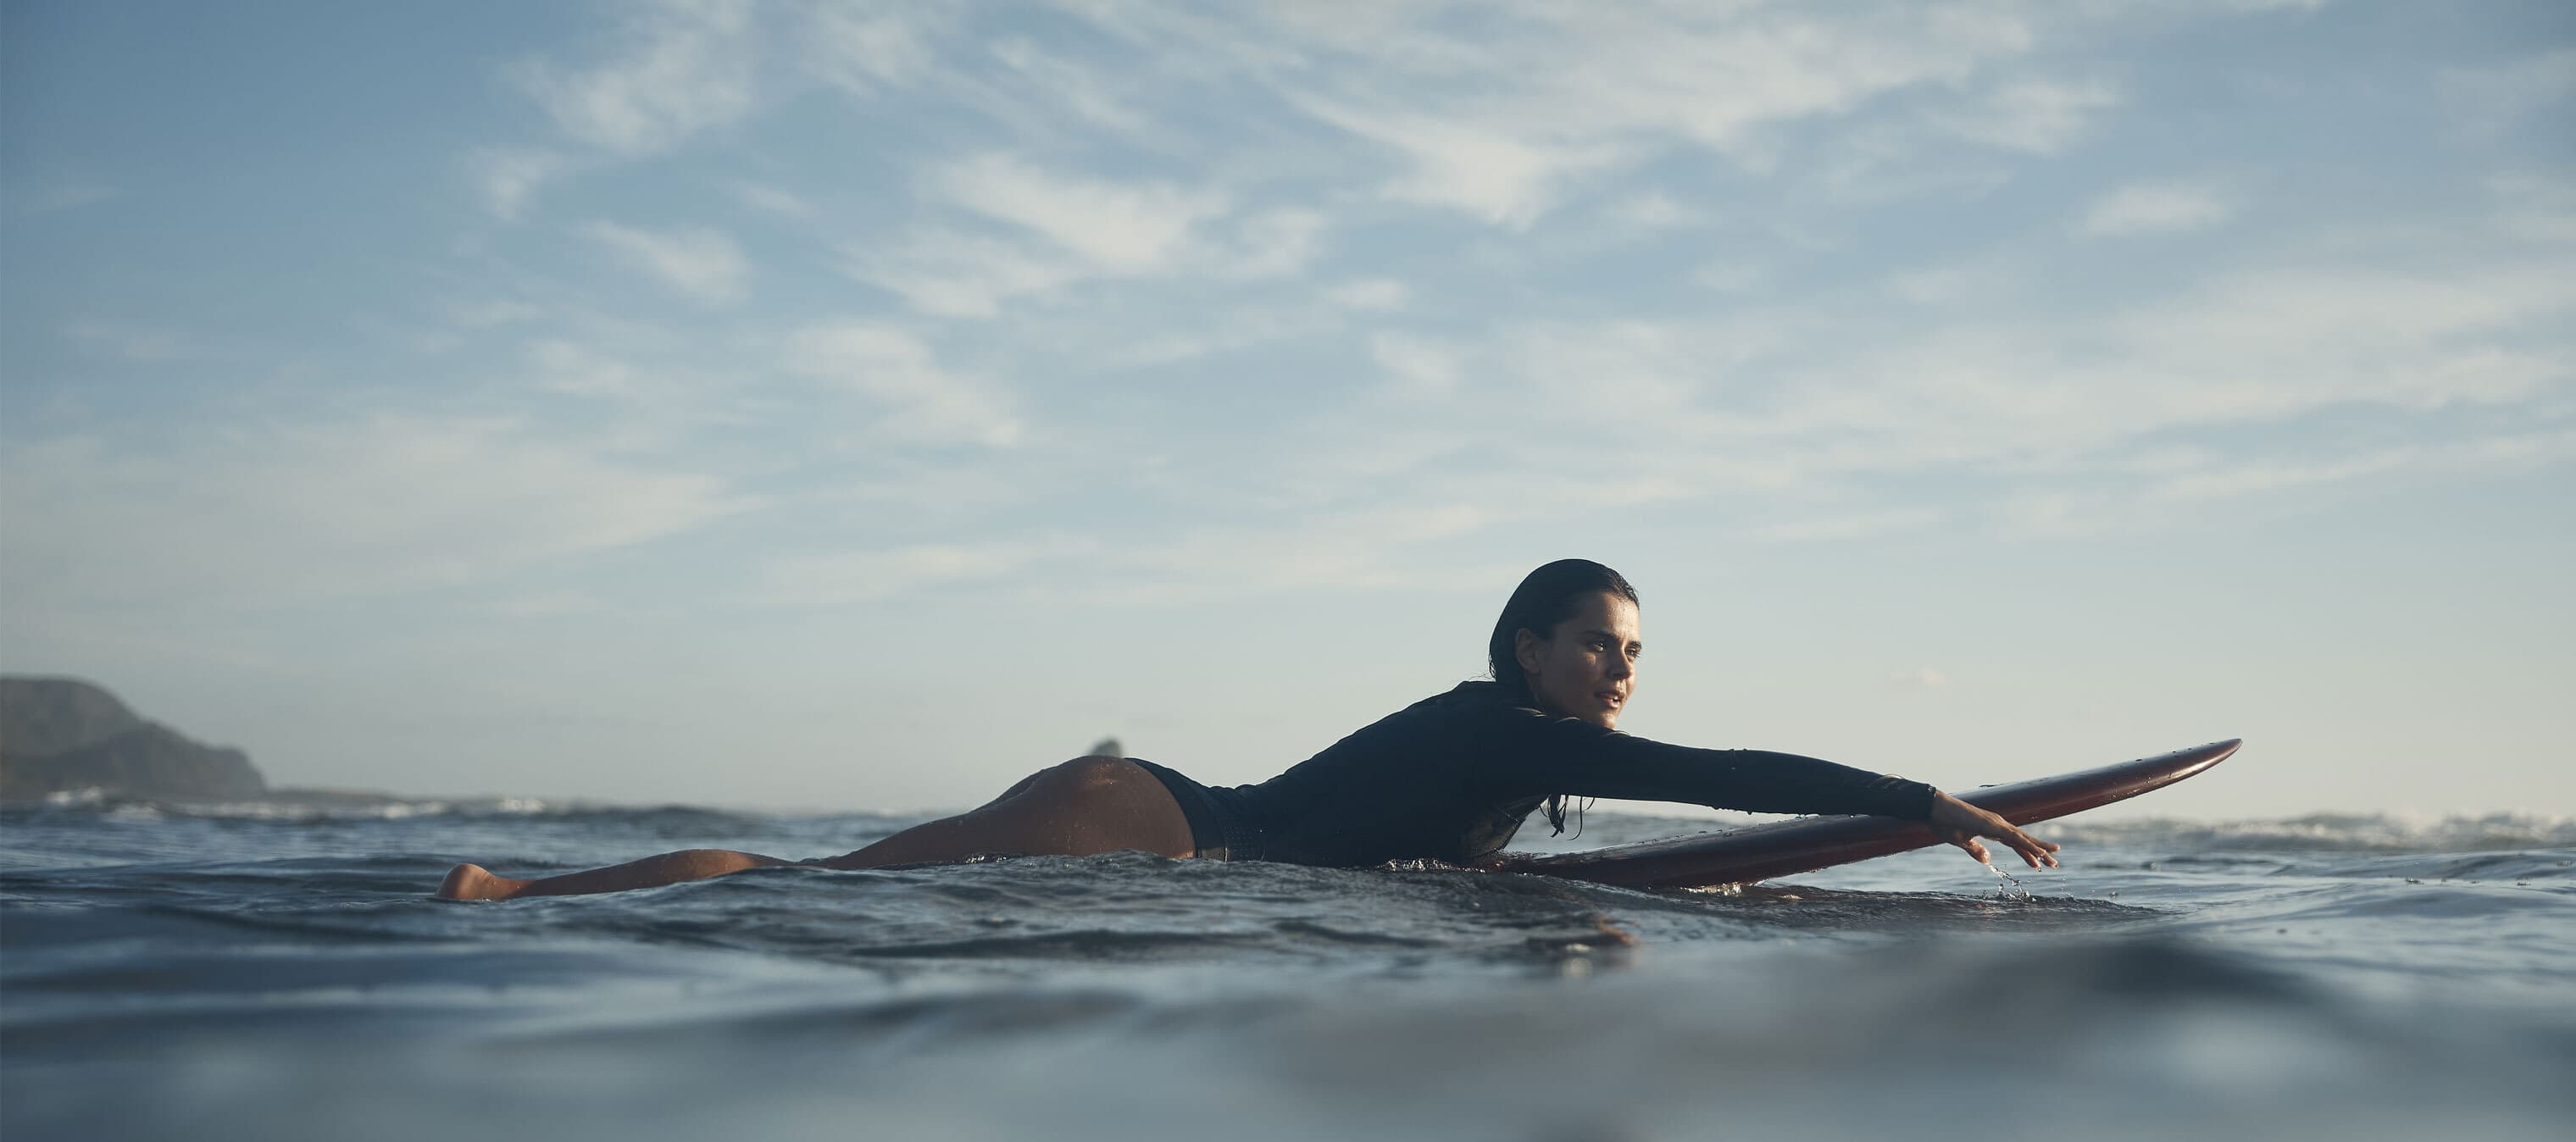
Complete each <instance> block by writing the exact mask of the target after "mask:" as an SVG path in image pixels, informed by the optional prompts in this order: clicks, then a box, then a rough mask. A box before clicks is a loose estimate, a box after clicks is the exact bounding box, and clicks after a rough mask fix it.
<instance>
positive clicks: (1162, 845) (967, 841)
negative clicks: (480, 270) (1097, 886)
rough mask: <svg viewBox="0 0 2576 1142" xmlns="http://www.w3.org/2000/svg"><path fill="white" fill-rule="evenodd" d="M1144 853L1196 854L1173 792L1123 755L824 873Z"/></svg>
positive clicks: (1067, 772) (1061, 772) (920, 829)
mask: <svg viewBox="0 0 2576 1142" xmlns="http://www.w3.org/2000/svg"><path fill="white" fill-rule="evenodd" d="M1130 849H1133V850H1138V851H1142V852H1149V853H1155V854H1159V855H1161V856H1168V857H1186V856H1196V855H1198V843H1197V841H1196V840H1195V839H1194V838H1193V837H1192V836H1191V834H1190V819H1189V817H1188V816H1187V815H1185V814H1183V813H1182V812H1181V805H1180V802H1178V801H1175V800H1173V799H1172V792H1171V790H1168V789H1165V788H1163V783H1162V782H1161V781H1158V780H1156V779H1155V777H1154V775H1153V774H1151V773H1147V772H1145V767H1143V766H1141V765H1138V764H1136V763H1135V762H1132V761H1129V760H1127V759H1126V758H1123V757H1108V756H1105V755H1104V756H1099V757H1077V758H1075V759H1073V760H1072V761H1068V762H1065V763H1064V764H1062V765H1058V766H1054V767H1052V768H1048V769H1044V770H1040V771H1039V772H1038V773H1037V774H1036V775H1035V776H1032V777H1030V778H1028V779H1027V780H1025V781H1022V782H1020V783H1019V784H1018V785H1015V786H1013V787H1012V788H1011V791H1010V792H1008V793H1005V794H1003V795H1002V796H1001V797H1000V798H998V799H996V800H994V802H993V803H992V804H989V805H986V806H984V807H983V808H981V809H977V810H974V811H973V812H969V813H960V814H958V815H957V816H954V817H947V818H943V819H940V820H937V821H932V822H929V823H928V824H922V825H915V826H913V827H911V828H909V829H905V830H904V831H902V832H900V833H896V834H895V835H893V836H891V837H887V838H886V839H884V840H882V841H878V842H877V843H875V844H872V845H869V846H868V847H866V848H863V849H860V850H858V851H857V852H852V853H844V854H842V855H840V856H837V857H833V858H832V859H830V860H824V861H816V862H815V863H817V864H820V865H822V866H824V867H825V868H882V867H884V866H886V865H890V864H942V863H946V862H949V861H960V860H965V859H966V858H968V857H971V856H975V855H977V854H979V853H1019V854H1022V855H1027V856H1039V855H1047V856H1090V855H1091V854H1093V853H1110V852H1121V851H1125V850H1130Z"/></svg>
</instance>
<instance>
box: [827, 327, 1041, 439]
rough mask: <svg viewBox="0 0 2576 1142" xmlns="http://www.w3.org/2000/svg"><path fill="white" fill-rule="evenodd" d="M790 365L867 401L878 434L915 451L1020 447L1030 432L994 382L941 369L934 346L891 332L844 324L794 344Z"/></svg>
mask: <svg viewBox="0 0 2576 1142" xmlns="http://www.w3.org/2000/svg"><path fill="white" fill-rule="evenodd" d="M784 364H785V365H786V367H787V368H788V369H789V370H790V371H791V372H795V373H798V374H801V375H804V376H809V377H814V378H817V379H821V380H825V381H830V382H832V383H834V384H836V385H839V386H841V387H843V388H845V389H846V390H848V391H851V392H855V393H859V394H862V395H864V396H866V397H867V398H869V400H870V401H871V402H872V403H873V404H875V405H876V406H877V408H878V409H879V410H880V412H881V416H880V418H879V419H878V420H877V422H876V423H875V424H874V428H875V429H876V430H877V431H878V432H879V433H881V434H883V435H884V436H886V437H888V438H891V439H894V440H897V441H901V442H908V443H913V444H924V445H940V444H975V445H982V446H985V447H990V448H1008V447H1011V446H1013V445H1016V444H1019V443H1020V442H1021V441H1022V439H1023V438H1024V437H1025V436H1026V434H1027V425H1026V424H1025V423H1023V422H1022V420H1021V419H1020V418H1019V417H1018V416H1017V415H1016V414H1015V413H1014V412H1013V411H1012V408H1011V402H1010V401H1009V399H1008V398H1007V397H1006V395H1005V394H1004V393H1003V392H1002V391H1001V390H1000V389H999V388H997V387H996V386H994V385H992V384H991V383H989V382H986V381H983V380H979V379H977V378H973V377H969V376H966V375H964V374H960V373H956V372H952V371H950V370H947V369H944V368H942V367H941V366H940V365H939V363H938V361H937V359H936V358H935V356H934V355H933V354H932V352H931V350H930V346H929V345H927V344H925V343H923V342H922V340H921V339H920V338H918V337H915V336H913V335H912V334H910V333H907V332H905V331H903V330H900V329H896V328H894V327H891V326H887V325H882V324H877V323H872V322H865V321H844V322H834V323H828V324H821V325H815V326H811V327H808V328H806V329H803V330H801V331H799V332H798V333H796V334H795V335H794V336H793V337H791V338H789V339H788V342H787V347H786V351H785V360H784Z"/></svg>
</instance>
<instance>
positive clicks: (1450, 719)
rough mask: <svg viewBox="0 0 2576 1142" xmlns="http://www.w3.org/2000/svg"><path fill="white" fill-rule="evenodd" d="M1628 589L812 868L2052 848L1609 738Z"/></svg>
mask: <svg viewBox="0 0 2576 1142" xmlns="http://www.w3.org/2000/svg"><path fill="white" fill-rule="evenodd" d="M1644 649H1645V645H1644V644H1643V643H1642V642H1639V641H1638V637H1637V591H1636V589H1635V588H1634V587H1631V586H1629V585H1628V580H1627V579H1625V578H1623V577H1621V576H1620V574H1619V573H1618V572H1616V571H1613V570H1611V569H1609V568H1607V567H1604V566H1602V565H1600V564H1598V563H1594V562H1591V561H1589V560H1583V559H1563V560H1559V561H1557V562H1554V563H1550V564H1548V565H1546V566H1544V567H1541V568H1539V569H1538V570H1536V571H1533V572H1530V575H1529V577H1528V578H1526V579H1523V580H1522V581H1521V585H1520V588H1519V589H1518V590H1515V591H1513V592H1512V597H1511V601H1510V602H1508V603H1506V604H1504V606H1503V614H1502V617H1501V618H1500V619H1499V620H1497V621H1496V622H1495V623H1494V634H1493V637H1492V639H1491V640H1489V642H1488V643H1487V645H1486V653H1487V659H1488V661H1489V662H1490V663H1491V664H1492V666H1493V672H1494V678H1493V681H1490V682H1464V683H1460V684H1459V686H1458V688H1457V689H1454V690H1451V691H1449V692H1448V693H1446V694H1442V695H1439V696H1437V697H1433V698H1427V699H1424V700H1423V701H1420V702H1417V703H1414V704H1413V705H1412V706H1410V707H1407V708H1406V709H1404V710H1401V711H1398V712H1397V713H1394V714H1391V715H1389V716H1387V717H1385V718H1382V719H1380V720H1378V721H1377V722H1376V723H1375V724H1372V725H1370V726H1367V727H1366V728H1363V729H1361V730H1360V731H1359V732H1357V733H1354V734H1352V735H1351V736H1349V737H1346V738H1343V739H1342V740H1341V741H1339V742H1337V743H1335V744H1334V745H1333V746H1332V748H1330V749H1327V750H1325V751H1324V752H1322V753H1319V754H1316V755H1315V756H1314V757H1312V758H1309V759H1307V760H1306V761H1304V762H1301V763H1299V764H1298V765H1297V766H1295V767H1294V768H1291V769H1290V770H1289V771H1288V772H1286V773H1283V774H1280V775H1279V776H1277V777H1274V778H1271V779H1270V780H1269V781H1266V782H1263V783H1261V784H1259V785H1243V786H1236V787H1234V788H1230V789H1211V788H1209V787H1207V786H1204V785H1200V784H1199V783H1198V782H1195V781H1192V780H1190V779H1189V778H1187V777H1183V776H1182V775H1180V774H1178V773H1174V772H1173V771H1171V770H1169V769H1165V768H1163V767H1162V766H1159V765H1156V764H1154V763H1152V762H1149V761H1139V760H1136V759H1134V758H1121V757H1083V758H1076V759H1074V760H1072V761H1068V762H1065V763H1064V764H1062V765H1059V766H1056V767H1054V768H1052V769H1048V770H1044V771H1042V772H1039V773H1037V774H1034V775H1032V776H1030V777H1029V778H1027V779H1026V780H1023V781H1021V782H1020V783H1019V784H1017V785H1014V786H1012V787H1011V789H1010V791H1009V792H1006V793H1004V794H1002V795H1001V796H1000V797H998V798H996V799H994V801H993V802H992V803H991V804H989V805H986V806H984V807H983V808H980V809H976V810H974V811H972V812H969V813H964V814H960V815H958V816H955V817H949V818H947V819H945V820H939V821H932V822H930V823H928V824H925V825H916V826H914V827H912V828H910V829H906V830H904V831H903V832H900V833H896V834H895V835H893V836H891V837H887V838H886V839H884V840H881V841H878V842H877V843H875V844H872V845H869V846H868V847H866V848H863V849H860V850H858V851H856V852H852V853H848V854H845V855H842V856H837V857H833V858H830V859H828V860H819V861H812V862H807V863H812V864H819V865H822V866H823V867H825V868H880V867H883V866H886V865H898V864H936V863H942V862H949V861H960V860H964V859H966V858H968V857H972V856H975V855H977V854H979V853H1020V854H1042V853H1047V854H1062V855H1067V856H1085V855H1089V854H1092V853H1104V852H1116V851H1119V850H1123V849H1140V850H1143V851H1145V852H1150V853H1159V854H1161V855H1163V856H1169V857H1189V856H1197V857H1209V858H1214V859H1217V860H1273V861H1284V862H1289V863H1294V864H1313V865H1329V866H1336V867H1359V866H1367V865H1375V864H1381V863H1384V862H1386V861H1390V860H1403V859H1411V858H1417V857H1431V858H1436V859H1439V860H1443V861H1448V862H1450V863H1452V864H1462V865H1464V864H1473V863H1475V862H1477V861H1479V860H1482V859H1484V858H1487V857H1490V856H1492V855H1493V854H1495V853H1497V852H1499V851H1501V850H1502V847H1503V845H1504V844H1505V843H1506V842H1508V841H1510V840H1511V837H1512V834H1513V833H1514V832H1516V831H1518V830H1519V828H1520V826H1521V821H1522V819H1524V818H1526V817H1528V816H1529V814H1530V811H1531V810H1533V809H1537V808H1539V807H1540V805H1541V804H1545V805H1546V807H1547V819H1548V822H1549V823H1550V824H1552V825H1554V826H1555V827H1556V829H1557V831H1558V832H1563V831H1564V829H1565V799H1566V798H1567V797H1569V796H1580V797H1618V798H1626V799H1632V800H1646V801H1686V802H1690V803H1693V804H1699V805H1708V806H1713V807H1716V808H1722V809H1745V810H1751V811H1755V812H1765V813H1872V814H1878V815H1882V816H1890V817H1903V818H1906V819H1909V820H1917V821H1922V822H1924V823H1925V824H1928V825H1930V826H1931V828H1932V831H1933V832H1934V833H1935V834H1936V835H1938V836H1939V837H1940V838H1941V839H1942V840H1944V841H1946V842H1948V843H1950V844H1954V845H1957V846H1959V847H1960V848H1963V849H1966V850H1967V852H1968V855H1970V856H1973V857H1975V858H1977V860H1979V861H1981V862H1982V861H1985V860H1986V859H1987V854H1986V848H1985V846H1984V845H1982V844H1979V843H1978V841H1977V838H1979V837H1992V838H1995V839H1997V840H2000V841H2002V842H2003V843H2004V844H2005V845H2007V846H2009V847H2010V848H2011V849H2012V850H2013V851H2014V852H2017V853H2019V854H2021V858H2022V860H2023V861H2024V862H2025V863H2028V864H2029V865H2030V866H2031V867H2032V868H2037V867H2039V866H2040V865H2041V864H2043V863H2045V864H2049V865H2055V864H2056V863H2057V858H2056V857H2054V856H2052V855H2050V854H2052V853H2055V852H2056V851H2057V846H2056V845H2053V844H2049V843H2047V842H2044V841H2040V840H2036V839H2034V838H2032V837H2031V836H2030V835H2029V834H2027V833H2024V832H2022V831H2021V830H2020V829H2017V828H2014V827H2013V825H2012V823H2011V822H2008V821H2006V820H2004V819H2003V818H2001V817H1998V816H1996V815H1994V814H1992V813H1989V812H1986V811H1985V810H1983V809H1979V808H1977V807H1976V806H1973V805H1970V804H1967V803H1966V802H1963V801H1961V800H1959V799H1958V798H1956V797H1952V796H1950V795H1949V794H1947V793H1943V792H1941V791H1940V790H1938V789H1934V788H1933V787H1931V786H1929V785H1925V784H1922V783H1920V782H1914V781H1907V780H1905V779H1904V778H1901V777H1893V776H1887V775H1883V774H1876V773H1871V772H1868V771H1866V770H1859V769H1853V768H1850V767H1848V766H1842V765H1836V764H1834V763H1832V762H1829V761H1818V760H1816V759H1814V758H1811V757H1798V756H1796V755H1793V754H1784V753H1770V752H1766V751H1762V750H1708V749H1692V748H1689V747H1687V746H1676V745H1666V744H1663V743H1661V742H1653V741H1648V740H1646V739H1644V738H1638V737H1630V736H1629V735H1626V734H1623V733H1620V732H1618V729H1617V726H1618V724H1619V714H1620V713H1621V712H1622V711H1623V710H1625V709H1626V708H1627V706H1628V699H1629V697H1630V696H1631V695H1633V694H1634V693H1635V692H1636V685H1637V656H1638V654H1639V653H1640V652H1641V651H1643V650H1644ZM787 863H790V862H788V861H783V860H780V859H778V858H776V857H766V856H758V855H755V854H752V853H741V852H732V851H729V850H725V849H691V850H688V851H686V852H676V853H667V854H664V855H662V856H657V857H646V858H645V859H643V860H639V861H634V862H632V863H629V864H621V865H617V866H615V867H613V868H602V869H593V870H591V871H589V872H575V873H567V874H565V875H562V876H551V877H546V878H544V879H541V880H512V879H509V878H507V877H500V876H494V875H492V874H491V873H490V872H487V871H485V870H484V869H483V868H482V867H481V866H479V865H471V864H462V865H458V866H456V868H455V870H454V871H452V872H449V873H448V874H447V880H446V882H445V883H443V884H441V885H439V888H438V895H439V896H441V897H443V898H446V899H450V900H500V899H508V898H510V897H514V896H563V895H576V894H581V893H591V892H617V891H622V890H624V889H629V888H647V887H651V886H653V885H659V884H670V883H674V882H676V881H682V880H696V879H699V878H701V877H709V876H720V875H723V874H725V873H728V872H738V871H740V870H742V869H746V868H756V867H759V866H762V865H773V864H787Z"/></svg>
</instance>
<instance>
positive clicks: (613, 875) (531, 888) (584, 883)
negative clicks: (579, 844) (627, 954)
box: [438, 849, 789, 900]
mask: <svg viewBox="0 0 2576 1142" xmlns="http://www.w3.org/2000/svg"><path fill="white" fill-rule="evenodd" d="M787 863H789V862H787V861H783V860H780V859H778V858H777V857H766V856H761V855H760V854H758V853H738V852H735V851H733V850H731V849H684V850H682V851H680V852H676V853H663V854H662V855H660V856H650V857H645V858H644V859H642V860H636V861H628V862H626V863H625V864H621V865H612V866H610V867H608V868H594V869H591V870H590V871H588V872H567V873H565V874H563V875H562V876H549V877H545V878H543V879H539V880H512V879H510V878H509V877H506V876H494V875H492V874H491V873H490V872H488V871H486V870H485V869H484V868H483V866H482V865H479V864H460V865H458V866H456V867H455V868H453V869H450V870H448V873H447V879H446V880H445V881H443V882H441V883H440V884H439V886H438V898H439V899H441V900H508V899H510V898H511V897H514V896H587V895H589V894H591V893H594V892H624V891H626V890H627V889H630V888H653V887H657V886H659V885H664V884H678V883H679V882H681V881H683V880H704V879H706V878H708V877H710V876H723V875H724V874H726V873H728V872H741V871H742V870H744V869H746V868H758V867H760V866H762V865H770V864H787Z"/></svg>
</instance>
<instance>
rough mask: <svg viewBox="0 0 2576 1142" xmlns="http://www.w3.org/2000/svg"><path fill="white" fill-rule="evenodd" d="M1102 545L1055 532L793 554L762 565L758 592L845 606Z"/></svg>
mask: <svg viewBox="0 0 2576 1142" xmlns="http://www.w3.org/2000/svg"><path fill="white" fill-rule="evenodd" d="M1100 550H1101V545H1100V544H1099V543H1098V542H1096V541H1093V540H1088V539H1082V538H1078V537H1072V536H1050V537H1046V538H1042V539H1035V540H1024V539H1004V540H987V541H978V542H972V543H923V544H912V545H907V546H902V547H892V548H885V549H882V550H863V551H846V552H833V553H829V554H819V555H800V556H789V557H786V558H781V559H778V560H775V561H773V562H771V563H769V564H768V565H767V566H765V567H763V568H762V569H761V572H760V579H759V585H758V587H757V595H756V596H755V597H756V598H757V599H759V600H760V601H761V602H764V603H768V604H772V605H779V606H791V607H826V606H844V605H848V604H851V603H862V602H871V601H874V600H878V599H887V598H893V597H896V596H899V595H910V594H915V593H918V592H923V591H933V590H939V589H941V588H947V587H958V586H974V585H990V584H994V583H999V582H1005V581H1008V580H1010V579H1012V578H1014V577H1017V576H1021V575H1024V574H1025V573H1027V572H1030V571H1033V570H1038V569H1041V568H1044V567H1045V566H1047V565H1049V564H1052V563H1060V562H1063V561H1067V560H1081V559H1088V558H1091V557H1094V556H1095V555H1097V553H1098V552H1099V551H1100Z"/></svg>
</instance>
